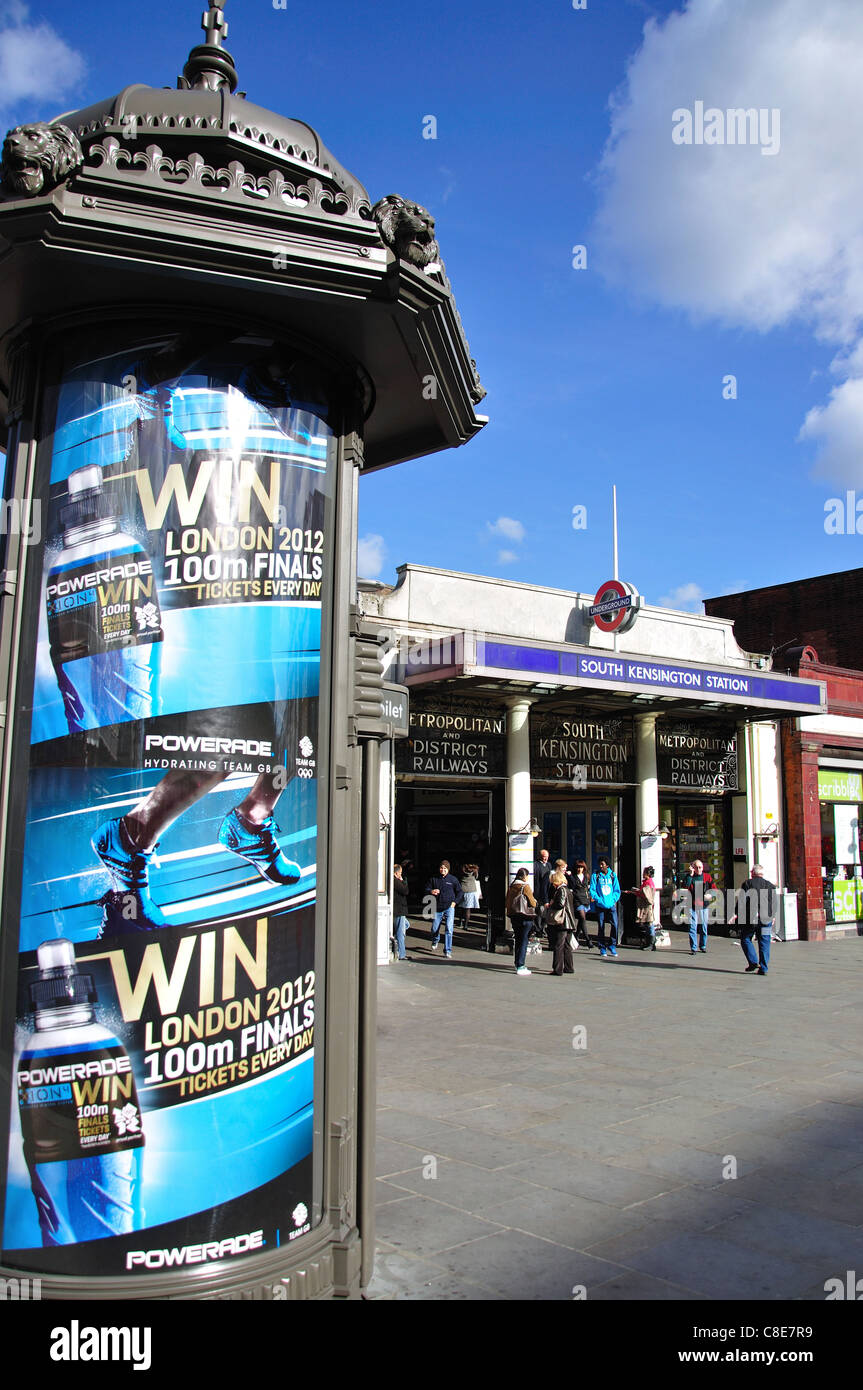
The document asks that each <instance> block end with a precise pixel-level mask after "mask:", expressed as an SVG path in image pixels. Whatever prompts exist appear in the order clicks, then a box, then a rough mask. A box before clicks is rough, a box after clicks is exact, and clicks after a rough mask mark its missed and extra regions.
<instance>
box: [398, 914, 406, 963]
mask: <svg viewBox="0 0 863 1390" xmlns="http://www.w3.org/2000/svg"><path fill="white" fill-rule="evenodd" d="M407 929H408V919H407V917H397V918H396V945H397V946H398V948H399V960H404V958H405V932H406V931H407Z"/></svg>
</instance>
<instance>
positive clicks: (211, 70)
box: [180, 0, 239, 92]
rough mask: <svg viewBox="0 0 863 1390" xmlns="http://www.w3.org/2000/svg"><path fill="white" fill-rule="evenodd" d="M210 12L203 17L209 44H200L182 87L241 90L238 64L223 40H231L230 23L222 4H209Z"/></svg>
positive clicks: (211, 0)
mask: <svg viewBox="0 0 863 1390" xmlns="http://www.w3.org/2000/svg"><path fill="white" fill-rule="evenodd" d="M209 3H210V8H209V9H208V10H205V11H204V13H203V15H202V16H201V28H202V29H203V31H204V33H205V34H206V36H207V41H206V43H202V44H199V45H198V46H197V48H193V49H192V51H191V53H190V54H189V57H188V60H187V62H186V66H185V67H184V68H183V76H182V77H181V78H180V84H181V85H183V86H186V87H198V88H200V87H209V88H210V89H211V90H212V91H218V90H219V88H221V87H227V88H228V89H229V91H231V92H234V91H236V89H237V82H238V81H239V78H238V77H237V69H236V68H235V67H234V60H233V58H232V57H231V55H230V53H229V52H228V50H227V49H226V48H224V47H223V44H222V40H223V39H226V38H227V37H228V22H227V20H226V19H225V11H224V10H223V8H222V5H221V3H220V0H209Z"/></svg>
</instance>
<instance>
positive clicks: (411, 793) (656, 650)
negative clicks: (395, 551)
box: [360, 565, 827, 959]
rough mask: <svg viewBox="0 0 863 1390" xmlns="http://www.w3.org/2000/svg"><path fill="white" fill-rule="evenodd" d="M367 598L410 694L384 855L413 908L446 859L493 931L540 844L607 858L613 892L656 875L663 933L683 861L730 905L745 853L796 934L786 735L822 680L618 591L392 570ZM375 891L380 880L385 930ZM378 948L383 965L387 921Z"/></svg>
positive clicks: (389, 798)
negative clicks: (614, 877) (479, 886)
mask: <svg viewBox="0 0 863 1390" xmlns="http://www.w3.org/2000/svg"><path fill="white" fill-rule="evenodd" d="M615 583H616V584H617V581H615ZM617 592H619V593H620V594H621V596H622V597H621V598H620V599H619V600H618V599H617V598H616V597H615V594H616V593H617ZM627 594H628V595H629V596H630V597H629V598H627ZM597 600H600V602H599V603H597ZM360 604H361V608H362V610H363V612H364V614H365V615H366V616H367V617H368V618H369V619H371V620H373V621H374V622H375V623H376V624H377V625H379V627H380V629H381V631H382V632H384V633H385V634H386V643H387V645H386V652H387V656H386V658H385V660H386V661H387V662H388V671H387V675H388V678H389V679H391V680H393V681H397V682H402V683H403V684H405V685H406V686H407V687H408V688H409V691H410V713H409V721H410V722H409V730H408V737H407V738H404V739H399V740H396V741H395V742H394V743H393V744H392V745H391V747H390V750H389V752H390V756H389V758H387V757H386V756H385V758H384V764H383V768H382V777H383V786H382V797H383V799H382V806H386V805H387V804H388V805H389V813H388V814H387V815H385V816H384V817H383V820H384V821H385V822H386V823H385V825H382V832H381V833H382V845H381V853H382V864H384V863H386V864H387V865H391V864H392V862H393V859H394V858H395V857H398V858H399V859H400V860H406V861H407V862H408V863H409V865H410V866H411V867H410V874H409V882H410V886H411V890H412V891H411V908H412V910H417V911H418V910H420V907H421V902H422V895H423V889H424V885H425V883H426V881H427V879H428V878H429V877H430V876H431V874H432V873H433V872H435V871H436V869H437V866H438V864H439V862H440V860H441V858H446V859H448V860H449V861H450V862H451V864H452V866H453V870H454V871H456V872H458V871H459V870H460V868H461V866H462V865H463V864H465V863H476V864H478V865H479V867H480V874H481V879H482V881H483V891H484V893H485V897H486V906H487V908H488V909H489V910H490V911H491V912H492V914H493V915H494V916H495V917H496V918H497V919H498V920H499V921H500V922H502V919H503V902H504V896H505V893H506V887H507V884H508V882H509V881H510V880H511V878H512V876H513V875H514V873H515V871H516V870H517V869H518V868H519V867H521V865H525V866H527V867H528V868H529V869H530V870H531V872H532V868H533V863H534V859H535V856H536V855H537V853H538V851H539V849H540V848H541V847H544V848H546V849H548V851H549V854H550V857H551V859H552V860H554V859H556V858H558V857H562V858H565V859H566V860H567V862H568V863H570V864H571V863H572V862H573V860H575V859H584V860H585V861H586V863H587V864H588V866H589V868H591V869H593V868H595V867H596V863H597V861H598V858H599V857H600V856H601V855H604V856H605V857H607V858H608V859H609V860H610V862H611V864H612V866H613V868H614V869H615V871H616V872H617V874H618V877H619V879H620V882H621V886H622V887H624V888H626V887H633V886H635V885H636V884H637V883H638V881H639V879H640V872H641V869H642V868H643V867H644V866H645V865H646V864H651V865H652V866H653V867H654V869H655V870H656V878H657V882H660V881H661V894H660V904H661V915H662V919H663V921H668V920H669V919H670V918H671V912H672V906H673V899H674V892H675V889H676V887H677V886H678V884H679V883H680V881H681V879H682V878H683V876H684V875H685V874H686V872H687V865H688V864H689V863H690V862H691V861H692V860H693V859H696V858H698V859H701V860H703V862H704V864H705V866H706V867H707V868H708V869H709V871H710V873H711V874H712V876H713V878H714V880H715V881H716V884H717V885H718V887H719V888H720V889H722V890H723V891H724V894H725V899H726V901H727V897H728V894H729V893H730V892H733V890H734V889H735V888H737V887H739V885H740V883H741V882H742V881H743V880H744V878H745V877H746V876H747V874H748V872H749V868H750V866H751V864H752V863H753V862H755V861H756V860H757V861H758V862H760V863H761V864H763V865H764V868H765V871H766V874H767V877H768V878H770V879H772V880H773V882H775V883H777V884H778V885H779V887H780V888H781V889H783V890H790V893H789V892H787V891H784V892H783V898H782V901H783V917H784V919H785V920H784V922H783V926H784V928H785V929H787V931H788V934H789V935H796V933H797V927H796V915H795V901H794V898H793V892H794V891H796V889H797V888H798V885H797V883H796V882H795V881H792V876H791V875H790V866H789V864H788V863H787V862H786V861H787V855H786V852H785V843H784V835H783V825H782V815H783V795H784V791H783V753H782V742H781V733H780V724H781V722H782V721H784V720H787V719H788V718H789V717H795V718H802V719H805V718H808V717H820V716H822V715H823V714H824V713H825V711H826V708H827V705H826V687H825V683H824V682H823V681H821V680H818V679H807V678H805V677H803V676H802V674H801V676H799V677H798V676H793V675H788V674H786V673H785V671H784V670H783V671H782V672H777V671H774V670H772V669H771V661H770V658H769V657H768V656H766V655H764V654H758V653H752V652H747V651H744V650H743V649H742V648H741V647H740V646H739V645H738V643H737V642H736V640H735V637H734V633H733V624H732V623H731V622H730V621H729V620H728V619H724V618H713V617H704V616H696V615H694V614H691V613H684V612H674V611H672V610H669V609H666V608H659V607H654V606H651V605H649V604H645V603H643V602H642V601H641V599H640V598H639V596H638V595H637V593H636V591H635V590H634V589H633V588H632V586H628V585H623V584H617V588H616V589H615V587H614V585H612V586H610V589H609V585H600V586H599V593H597V591H595V590H594V591H591V592H572V593H569V592H565V591H562V590H554V589H543V588H540V587H538V586H535V585H531V584H524V583H514V582H511V581H506V580H500V579H494V578H487V577H483V576H477V575H467V574H458V573H454V572H451V571H447V570H441V569H434V568H430V567H426V566H418V565H403V566H402V567H400V569H399V570H398V581H397V583H396V585H395V586H389V585H383V584H380V583H371V582H368V581H362V582H361V583H360ZM624 609H625V610H626V611H625V613H624V616H623V618H622V619H619V613H620V612H621V611H622V610H624ZM591 610H594V611H593V612H592V611H591ZM388 882H389V878H388V875H387V871H386V869H385V868H383V867H382V872H381V884H380V890H381V895H382V901H381V909H382V910H381V921H382V924H383V922H384V921H385V919H386V915H387V914H386V908H385V905H384V895H385V894H386V892H387V885H388ZM381 940H382V943H383V944H382V949H381V956H382V959H383V958H384V952H385V944H386V936H385V934H384V931H383V925H382V931H381Z"/></svg>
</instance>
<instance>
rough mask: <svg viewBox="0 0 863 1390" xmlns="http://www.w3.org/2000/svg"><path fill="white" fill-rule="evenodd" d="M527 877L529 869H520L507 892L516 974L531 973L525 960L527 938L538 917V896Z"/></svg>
mask: <svg viewBox="0 0 863 1390" xmlns="http://www.w3.org/2000/svg"><path fill="white" fill-rule="evenodd" d="M527 879H528V873H527V869H519V871H518V873H517V874H516V876H515V878H514V879H513V881H512V883H511V884H510V885H509V888H508V889H507V894H506V909H505V910H506V915H507V917H509V919H510V921H511V922H512V929H513V932H514V933H515V973H516V975H529V974H530V971H529V970H528V968H527V966H526V965H525V963H524V962H525V960H526V959H527V939H528V937H529V936H530V929H531V927H532V926H533V923H534V920H535V918H536V898H535V897H534V896H533V893H532V892H531V889H530V884H529V883H528V881H527Z"/></svg>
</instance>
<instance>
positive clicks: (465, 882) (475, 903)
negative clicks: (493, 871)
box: [461, 864, 482, 927]
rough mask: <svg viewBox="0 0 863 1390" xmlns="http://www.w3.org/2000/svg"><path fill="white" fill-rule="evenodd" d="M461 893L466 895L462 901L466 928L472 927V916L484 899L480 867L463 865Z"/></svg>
mask: <svg viewBox="0 0 863 1390" xmlns="http://www.w3.org/2000/svg"><path fill="white" fill-rule="evenodd" d="M461 891H462V893H463V895H464V897H463V901H462V911H463V912H464V924H465V927H469V926H470V914H471V913H472V912H475V911H476V910H477V908H478V907H479V904H480V900H481V898H482V888H481V887H480V883H479V865H478V864H463V865H462V871H461Z"/></svg>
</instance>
